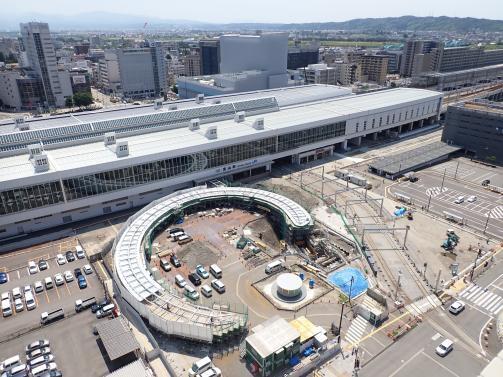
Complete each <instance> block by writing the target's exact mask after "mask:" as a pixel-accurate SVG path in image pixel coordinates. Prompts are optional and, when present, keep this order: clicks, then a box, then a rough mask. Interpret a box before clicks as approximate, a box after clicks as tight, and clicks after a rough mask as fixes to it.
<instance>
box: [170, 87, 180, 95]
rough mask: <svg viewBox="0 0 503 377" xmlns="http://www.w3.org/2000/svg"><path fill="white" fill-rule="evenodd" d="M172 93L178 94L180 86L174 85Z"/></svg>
mask: <svg viewBox="0 0 503 377" xmlns="http://www.w3.org/2000/svg"><path fill="white" fill-rule="evenodd" d="M171 91H172V92H173V93H175V94H178V86H176V85H173V86H172V87H171Z"/></svg>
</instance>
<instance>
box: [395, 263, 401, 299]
mask: <svg viewBox="0 0 503 377" xmlns="http://www.w3.org/2000/svg"><path fill="white" fill-rule="evenodd" d="M401 278H402V271H400V270H399V271H398V280H397V282H396V290H395V301H396V300H397V299H398V289H399V288H400V279H401Z"/></svg>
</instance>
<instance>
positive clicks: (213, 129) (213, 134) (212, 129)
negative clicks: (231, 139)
mask: <svg viewBox="0 0 503 377" xmlns="http://www.w3.org/2000/svg"><path fill="white" fill-rule="evenodd" d="M204 136H206V137H207V138H208V139H210V140H211V139H216V138H217V126H209V127H208V129H207V130H206V133H205V134H204Z"/></svg>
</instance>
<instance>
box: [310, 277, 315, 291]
mask: <svg viewBox="0 0 503 377" xmlns="http://www.w3.org/2000/svg"><path fill="white" fill-rule="evenodd" d="M309 288H311V289H313V288H314V279H309Z"/></svg>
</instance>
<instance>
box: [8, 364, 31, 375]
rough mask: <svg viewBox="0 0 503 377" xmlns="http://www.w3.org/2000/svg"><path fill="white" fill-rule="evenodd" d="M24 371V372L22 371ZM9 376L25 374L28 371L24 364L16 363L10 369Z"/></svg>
mask: <svg viewBox="0 0 503 377" xmlns="http://www.w3.org/2000/svg"><path fill="white" fill-rule="evenodd" d="M22 372H24V373H22ZM8 375H9V376H27V375H28V372H27V371H26V364H19V365H16V366H15V367H14V368H12V369H11V370H10V373H9V374H8Z"/></svg>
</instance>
